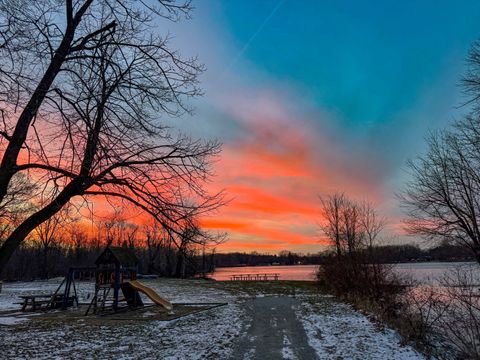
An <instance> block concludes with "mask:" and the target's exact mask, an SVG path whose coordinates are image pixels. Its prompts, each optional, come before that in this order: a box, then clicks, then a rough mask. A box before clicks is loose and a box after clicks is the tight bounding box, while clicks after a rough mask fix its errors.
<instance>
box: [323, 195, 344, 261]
mask: <svg viewBox="0 0 480 360" xmlns="http://www.w3.org/2000/svg"><path fill="white" fill-rule="evenodd" d="M320 201H321V204H322V216H323V218H324V220H325V223H324V224H323V225H321V229H322V231H323V233H324V234H325V235H326V236H327V237H328V238H329V239H330V240H331V241H332V243H333V244H334V245H335V249H336V252H337V255H340V254H341V253H342V249H343V248H344V244H343V234H342V231H343V230H342V223H343V215H342V214H343V209H344V207H345V204H346V202H347V199H346V197H345V194H343V193H342V194H339V193H336V194H334V195H330V196H328V197H326V198H322V197H320Z"/></svg>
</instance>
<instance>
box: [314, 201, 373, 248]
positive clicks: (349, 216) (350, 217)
mask: <svg viewBox="0 0 480 360" xmlns="http://www.w3.org/2000/svg"><path fill="white" fill-rule="evenodd" d="M320 201H321V203H322V216H323V224H322V225H321V229H322V231H323V233H324V234H325V235H326V236H327V237H328V238H329V239H330V240H331V241H332V243H333V245H334V246H335V250H336V253H337V255H341V254H343V253H345V252H350V253H352V252H354V251H356V250H357V249H359V248H361V247H362V246H363V245H365V244H364V240H365V236H370V237H371V238H370V239H371V240H374V237H376V236H377V235H378V233H379V232H380V231H381V229H376V227H379V228H382V226H380V224H379V223H378V221H377V218H375V216H376V212H375V210H374V209H373V206H372V205H371V204H370V203H368V202H365V203H363V204H359V203H357V202H355V201H353V200H351V199H349V198H347V197H346V196H345V194H343V193H335V194H333V195H330V196H328V197H326V198H322V197H320ZM367 227H368V229H367Z"/></svg>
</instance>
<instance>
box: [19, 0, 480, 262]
mask: <svg viewBox="0 0 480 360" xmlns="http://www.w3.org/2000/svg"><path fill="white" fill-rule="evenodd" d="M367 3H368V1H367ZM369 3H370V6H366V5H365V4H363V5H362V4H359V3H357V2H354V1H340V2H317V1H306V2H302V6H298V5H297V4H295V3H294V2H291V1H288V0H287V1H284V0H281V1H278V0H266V1H261V2H257V1H252V2H241V1H228V2H213V1H211V2H195V7H196V8H195V10H194V12H193V19H191V20H188V21H180V22H178V23H172V22H168V21H165V22H162V21H161V20H158V21H159V23H158V27H159V29H160V31H162V32H165V33H167V32H170V33H172V34H175V37H173V38H172V39H171V43H172V44H171V46H172V48H175V49H176V48H178V49H181V51H182V53H184V55H185V56H198V58H199V60H200V61H201V62H203V63H204V64H205V67H206V69H207V70H206V72H205V73H204V74H202V75H201V77H200V79H199V80H200V81H199V84H200V87H201V88H202V89H203V90H204V91H205V94H204V96H203V97H200V98H195V99H190V100H189V101H191V103H189V104H188V105H191V107H192V108H193V109H194V113H193V115H185V116H182V117H180V118H170V117H168V116H166V115H165V114H162V113H159V114H158V118H159V121H160V122H162V124H163V123H165V124H166V125H167V126H171V128H172V129H173V130H172V132H173V133H175V132H176V131H178V133H180V134H186V135H187V136H191V137H192V138H193V139H208V140H211V139H215V140H218V141H220V142H221V143H222V144H223V147H222V151H221V153H220V154H219V155H218V157H217V159H216V162H215V163H214V166H213V168H212V169H211V171H212V173H214V174H215V175H214V176H213V178H212V179H211V181H210V182H208V183H207V184H206V189H207V190H208V191H209V192H211V193H217V192H220V191H225V195H226V200H227V204H226V205H225V206H223V207H222V208H221V209H219V210H218V211H216V212H214V213H211V214H209V215H207V216H204V217H203V218H202V219H201V220H200V222H201V225H202V226H203V227H204V228H205V229H208V230H212V231H214V232H220V233H226V234H227V241H226V242H225V243H224V244H222V245H220V246H219V247H218V248H217V251H219V252H230V251H246V252H251V251H258V252H268V253H277V252H279V251H282V250H288V251H294V252H301V253H317V252H319V251H322V250H324V249H325V247H326V246H327V245H328V242H327V240H326V239H325V238H324V236H323V235H322V234H321V231H320V226H319V225H320V223H321V222H322V217H321V202H320V197H321V196H327V195H331V194H333V193H335V192H340V193H345V194H346V195H348V196H349V197H351V198H353V199H356V200H360V201H363V200H368V201H370V202H372V203H373V204H375V206H376V207H377V208H378V209H379V211H380V212H381V213H382V214H385V215H386V217H388V219H389V222H388V226H387V229H386V231H385V237H386V238H388V239H390V240H391V239H393V241H399V242H404V243H405V242H411V241H415V239H413V240H412V238H408V237H407V236H406V235H405V231H404V230H403V228H402V218H403V216H404V215H403V214H402V212H401V210H400V208H399V205H398V201H397V198H396V195H395V194H396V193H398V192H399V191H400V190H401V188H402V186H404V184H405V180H406V179H407V178H408V174H407V173H406V172H405V169H404V165H405V162H406V160H407V159H408V158H412V157H415V156H416V155H417V154H419V153H421V152H422V151H423V150H424V146H425V145H424V142H423V138H424V136H425V135H426V134H427V133H428V131H429V130H434V129H438V128H441V127H442V126H444V125H445V124H446V123H448V122H449V121H450V120H451V119H452V118H455V117H456V116H458V115H459V114H460V113H461V112H462V109H459V108H458V105H459V104H461V100H462V94H461V90H460V89H458V87H457V85H458V79H459V78H461V75H462V74H463V73H464V72H465V64H464V59H465V57H466V54H467V53H468V49H469V46H470V44H471V43H472V42H473V41H474V40H475V39H476V38H477V37H478V35H480V34H479V33H478V31H477V30H476V28H477V27H478V26H477V19H478V16H477V15H478V14H480V4H479V3H477V2H475V1H467V2H466V5H467V3H468V7H469V8H470V11H465V9H462V11H459V10H458V11H457V10H456V9H452V8H451V6H449V4H448V2H442V1H441V2H434V1H433V0H432V1H430V0H428V1H424V2H421V3H417V2H406V3H403V4H402V6H399V5H398V3H397V2H395V1H386V2H382V4H379V3H377V2H372V1H370V2H369ZM446 17H449V21H448V26H446V25H445V24H446V22H445V21H444V20H445V18H446ZM407 23H408V24H409V26H404V24H407ZM432 29H435V33H432ZM39 126H41V125H39ZM43 126H45V129H43V130H44V133H45V134H47V135H48V123H47V125H45V124H44V125H43ZM45 134H44V135H45ZM29 136H31V137H32V139H33V140H32V139H30V140H31V141H35V139H34V138H33V136H34V135H33V132H32V133H30V134H29ZM55 140H56V139H50V140H49V141H51V143H53V142H55ZM46 143H48V144H50V142H46ZM47 146H48V145H47ZM58 148H61V146H60V147H59V146H57V149H58ZM25 156H27V150H23V151H22V153H21V156H20V161H19V163H22V161H21V159H22V157H25ZM28 156H31V154H28ZM55 156H56V155H55V152H50V153H49V157H50V159H55ZM30 160H31V159H30ZM66 161H67V160H66ZM79 201H80V200H79ZM88 202H89V203H88V206H84V209H83V210H82V214H83V215H84V216H85V219H86V220H85V222H86V223H87V221H90V220H88V219H90V217H91V216H92V213H93V216H94V217H97V218H98V219H102V218H108V217H111V216H112V214H113V210H114V208H115V207H118V206H117V205H116V204H115V205H113V206H111V204H109V202H108V201H107V200H106V199H104V198H96V199H95V198H93V197H89V198H88ZM84 205H85V204H84ZM126 212H127V213H128V216H127V217H126V221H131V222H134V223H138V224H144V223H145V222H147V221H148V218H149V217H148V216H147V215H146V214H145V213H142V212H141V211H140V210H138V209H134V210H130V209H129V210H128V211H126ZM123 215H124V216H126V215H125V214H123ZM92 223H93V222H92ZM92 226H93V225H91V226H90V227H92ZM89 231H93V230H89Z"/></svg>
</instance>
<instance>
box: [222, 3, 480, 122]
mask: <svg viewBox="0 0 480 360" xmlns="http://www.w3.org/2000/svg"><path fill="white" fill-rule="evenodd" d="M220 10H221V11H222V14H223V16H222V24H221V25H222V27H224V28H225V31H227V32H229V33H230V34H231V36H232V37H233V38H234V39H236V40H237V42H238V43H239V44H244V46H245V47H244V48H242V49H241V50H240V51H241V56H242V57H243V58H244V59H245V60H248V61H250V62H252V63H253V64H255V66H256V67H258V68H260V69H262V70H263V71H265V72H266V73H268V74H270V75H271V76H274V77H276V78H279V79H282V80H284V81H287V82H292V83H295V84H300V85H301V86H302V87H303V88H304V89H306V90H307V91H308V92H309V95H310V96H311V97H312V98H313V99H314V100H315V101H316V102H317V103H318V104H319V105H320V106H322V107H324V108H327V109H330V110H333V111H334V112H336V113H338V114H340V115H341V119H342V120H343V121H344V123H345V125H346V126H352V125H353V126H371V125H374V124H377V123H382V122H388V121H392V120H393V119H394V118H395V114H396V113H398V112H399V111H404V110H406V109H409V108H411V107H412V106H414V105H415V103H416V102H417V100H418V98H419V97H420V96H421V95H422V93H423V92H424V91H426V89H427V88H428V87H429V86H432V84H434V83H435V82H436V81H437V80H438V79H439V78H441V77H442V76H446V75H447V76H448V73H449V72H451V71H452V70H453V71H456V70H458V69H459V68H460V67H461V64H462V62H463V59H464V57H465V54H466V52H467V49H468V47H469V46H470V44H471V43H472V41H474V40H475V39H476V38H477V37H478V36H479V35H480V27H479V25H478V19H479V18H480V2H479V1H456V2H452V1H433V0H431V1H427V0H424V1H392V0H387V1H289V0H284V1H278V0H275V1H268V0H264V1H225V2H222V3H221V9H220Z"/></svg>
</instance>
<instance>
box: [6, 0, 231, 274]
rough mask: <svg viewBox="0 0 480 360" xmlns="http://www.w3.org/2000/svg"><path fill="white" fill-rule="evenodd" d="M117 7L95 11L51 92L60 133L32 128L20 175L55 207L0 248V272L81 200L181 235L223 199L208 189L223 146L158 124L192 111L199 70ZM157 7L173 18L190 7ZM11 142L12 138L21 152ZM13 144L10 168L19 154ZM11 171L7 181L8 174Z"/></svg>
mask: <svg viewBox="0 0 480 360" xmlns="http://www.w3.org/2000/svg"><path fill="white" fill-rule="evenodd" d="M89 3H92V1H86V2H85V6H87V4H89ZM118 3H119V1H118V0H117V1H104V2H101V3H100V4H98V6H97V7H95V8H90V7H89V8H88V9H90V13H89V16H88V18H89V19H94V21H93V20H92V21H89V22H86V23H84V24H83V27H82V29H83V31H84V34H86V35H84V36H83V37H82V38H80V39H77V40H76V41H74V42H73V43H72V44H70V48H72V47H73V48H74V49H77V48H78V50H75V52H69V53H68V54H67V55H65V56H64V58H63V60H64V62H65V61H68V67H64V68H62V67H61V66H60V68H59V72H60V70H62V72H63V75H62V83H61V84H53V85H52V83H50V85H49V86H50V87H49V88H48V89H47V90H45V91H44V94H43V100H44V101H45V102H46V104H48V106H45V107H46V109H47V110H48V111H47V110H46V111H45V114H41V115H42V116H41V118H42V119H43V121H44V122H45V123H46V124H49V125H53V126H48V127H44V128H40V127H38V128H37V127H35V126H34V134H33V135H34V139H35V142H32V143H30V144H28V145H26V146H27V149H28V150H29V161H28V162H25V163H23V164H20V165H15V166H14V168H15V169H16V171H29V172H30V173H31V174H32V176H34V177H35V178H36V179H37V181H39V182H41V183H42V184H43V185H44V187H43V193H42V197H43V198H49V199H50V202H49V203H48V204H47V205H45V206H44V207H42V208H41V209H40V210H38V211H36V212H35V213H33V214H32V215H31V216H29V217H28V218H27V219H26V220H25V221H24V222H22V223H21V224H20V225H19V226H18V227H17V228H16V229H15V230H14V231H13V232H12V233H11V234H10V235H9V236H8V238H7V239H6V241H5V242H4V244H3V245H2V247H1V248H0V271H1V269H2V268H3V267H4V266H5V264H6V262H7V261H8V259H9V257H10V256H11V254H12V253H13V251H14V250H15V249H16V248H17V247H18V245H19V244H20V243H21V242H22V241H23V239H25V237H26V236H27V235H28V234H29V233H30V232H31V231H32V230H33V229H34V228H35V227H36V226H38V225H39V224H41V223H42V222H44V221H46V220H47V219H49V218H50V217H51V216H53V215H54V214H56V213H57V212H58V211H60V209H61V208H62V207H63V206H65V205H66V204H67V203H69V202H71V200H72V199H74V198H76V199H82V198H83V199H86V198H89V197H92V196H103V197H105V198H106V199H108V201H110V202H114V203H115V205H116V206H122V204H124V203H128V204H130V205H134V206H136V207H138V208H140V209H141V210H143V211H145V212H146V213H148V214H150V215H151V216H153V217H154V218H155V219H156V220H157V221H158V222H159V223H160V224H162V226H163V227H164V228H165V229H167V231H169V232H171V233H172V234H181V229H184V228H186V227H187V226H188V225H189V224H190V223H191V220H190V219H192V218H195V217H197V216H199V215H201V214H203V213H205V212H207V211H211V210H212V209H215V208H216V207H218V206H219V205H221V203H222V197H221V194H217V195H213V196H212V195H210V194H208V193H207V192H206V191H205V190H204V189H203V183H204V182H205V181H207V180H208V179H209V176H210V165H211V158H212V156H215V155H216V154H218V152H219V151H220V145H219V144H218V143H217V142H203V141H198V140H192V139H190V138H188V137H186V136H182V135H181V134H179V135H175V134H172V131H171V130H170V129H169V128H167V127H166V126H164V125H162V124H161V123H160V122H159V121H158V118H159V114H162V113H163V114H168V115H172V116H175V115H179V114H182V113H184V112H185V111H189V109H188V107H186V106H185V104H184V100H185V99H186V98H188V97H192V96H196V95H198V94H200V90H199V89H198V87H197V76H198V74H199V73H200V72H201V71H202V70H203V68H202V66H201V65H199V64H198V63H197V61H196V59H182V58H181V57H180V56H179V54H178V53H176V52H174V51H170V50H169V49H168V47H167V39H164V38H160V37H156V36H153V35H152V34H151V33H150V32H149V31H148V29H149V22H150V21H151V18H150V15H149V13H146V12H144V11H143V12H142V11H141V10H138V9H133V8H132V5H130V3H129V2H128V3H125V4H123V2H122V5H123V6H118ZM160 5H164V8H166V9H168V10H169V11H170V12H168V14H167V16H168V17H174V15H175V14H178V13H179V12H180V11H185V9H186V7H185V6H187V5H188V4H187V5H186V4H183V5H175V2H173V1H160ZM149 9H150V8H149ZM67 10H68V9H67ZM70 10H71V9H70ZM137 10H138V11H137ZM79 11H80V10H79ZM85 11H86V10H85ZM67 13H68V11H67ZM156 13H158V11H156ZM112 19H113V20H112ZM119 19H120V20H121V22H120V20H119ZM112 21H113V23H112ZM105 24H106V25H105ZM108 24H113V25H111V26H109V25H108ZM120 24H121V26H120ZM99 26H101V27H100V29H99ZM104 28H105V30H104ZM100 30H101V31H100ZM98 31H100V32H98ZM89 34H92V35H89ZM72 41H73V40H72ZM70 50H71V49H70ZM55 54H56V53H55ZM62 64H63V63H62ZM22 114H23V113H22ZM20 117H22V115H20ZM18 123H19V124H20V120H19V121H18ZM18 126H19V125H18V124H17V127H16V129H17V128H18ZM15 131H16V130H15ZM13 134H14V135H8V137H10V138H11V139H15V142H16V141H17V140H16V139H17V137H16V136H15V132H14V133H13ZM8 137H7V140H8ZM11 139H10V140H8V141H9V142H8V145H7V148H6V150H5V153H4V160H5V157H6V156H10V155H7V154H10V153H11V151H14V150H11V149H14V148H15V146H14V145H11V144H12V143H13V142H12V140H11ZM22 144H23V143H22ZM9 149H10V150H9ZM17 155H18V153H17ZM14 158H15V159H16V156H15V154H14ZM9 163H10V160H9V161H7V163H6V165H5V167H0V174H1V173H2V171H3V170H4V171H7V172H8V171H9V169H11V167H10V166H9V165H8V164H9ZM2 166H3V165H2ZM2 169H3V170H2ZM0 177H1V175H0ZM2 181H3V180H2ZM1 186H2V184H1V183H0V196H1ZM177 245H179V244H177Z"/></svg>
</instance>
